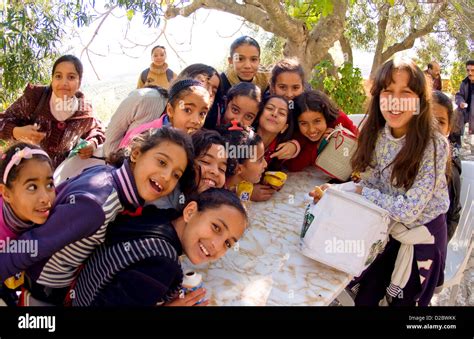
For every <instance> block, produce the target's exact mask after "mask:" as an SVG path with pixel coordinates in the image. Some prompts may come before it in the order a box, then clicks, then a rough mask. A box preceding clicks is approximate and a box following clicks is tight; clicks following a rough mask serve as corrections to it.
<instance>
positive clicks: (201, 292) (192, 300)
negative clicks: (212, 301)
mask: <svg viewBox="0 0 474 339" xmlns="http://www.w3.org/2000/svg"><path fill="white" fill-rule="evenodd" d="M205 296H206V290H205V289H204V288H198V289H197V290H196V291H192V292H191V293H189V294H186V295H185V296H184V298H180V297H178V298H176V299H174V300H173V301H170V302H168V303H166V304H165V305H164V306H207V305H209V300H204V301H203V302H201V303H200V304H199V305H196V303H197V302H198V301H199V300H201V299H203V298H204V297H205Z"/></svg>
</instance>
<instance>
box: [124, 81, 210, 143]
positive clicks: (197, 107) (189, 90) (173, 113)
mask: <svg viewBox="0 0 474 339" xmlns="http://www.w3.org/2000/svg"><path fill="white" fill-rule="evenodd" d="M210 107H211V101H210V94H209V92H208V91H207V89H206V88H205V87H204V85H203V84H202V83H201V82H200V81H198V80H194V79H183V80H178V81H176V82H175V83H174V84H173V86H171V88H170V91H169V99H168V103H167V104H166V111H165V113H164V114H163V115H162V116H161V117H160V118H159V119H156V120H153V121H151V122H149V123H147V124H143V125H141V126H139V127H137V128H135V129H133V130H130V131H128V132H127V134H126V135H125V137H124V138H123V140H122V142H121V143H120V146H119V148H122V147H126V146H127V145H128V144H129V143H130V141H131V140H132V138H133V137H134V136H136V135H138V134H140V133H142V132H144V131H146V130H149V129H152V128H160V127H162V126H168V125H170V126H172V127H175V128H177V129H180V130H182V131H184V132H186V133H188V134H192V133H194V132H196V131H197V130H198V129H201V127H202V126H203V125H204V121H205V120H206V116H207V112H209V109H210Z"/></svg>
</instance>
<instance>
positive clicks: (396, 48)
mask: <svg viewBox="0 0 474 339" xmlns="http://www.w3.org/2000/svg"><path fill="white" fill-rule="evenodd" d="M447 6H448V3H447V2H446V1H444V2H443V3H442V5H441V6H440V7H439V8H438V10H436V12H434V13H433V15H432V16H431V19H430V20H428V22H427V23H426V25H425V26H423V28H421V29H419V30H416V29H414V30H412V31H411V33H410V34H409V35H408V36H407V37H406V38H405V39H404V40H403V41H401V42H397V43H395V44H393V45H392V46H390V47H388V48H387V49H386V50H385V51H384V52H383V53H382V61H383V60H387V59H388V58H390V57H391V56H392V55H394V54H395V53H397V52H400V51H403V50H405V49H409V48H412V47H413V46H414V44H415V40H416V39H418V38H419V37H422V36H423V35H426V34H428V33H430V32H431V31H432V30H433V26H434V25H435V24H436V23H437V22H438V21H439V19H440V17H441V14H442V13H443V11H445V10H446V8H447Z"/></svg>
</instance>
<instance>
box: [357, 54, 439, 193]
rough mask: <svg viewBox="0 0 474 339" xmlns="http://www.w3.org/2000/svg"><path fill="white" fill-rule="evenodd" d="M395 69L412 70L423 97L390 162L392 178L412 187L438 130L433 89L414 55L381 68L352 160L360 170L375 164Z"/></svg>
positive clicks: (412, 81)
mask: <svg viewBox="0 0 474 339" xmlns="http://www.w3.org/2000/svg"><path fill="white" fill-rule="evenodd" d="M395 70H405V71H407V72H408V74H409V75H410V80H409V82H408V87H409V88H410V89H411V90H412V91H413V92H414V93H416V94H417V96H418V97H419V107H418V112H417V113H418V114H414V116H413V118H412V119H411V120H410V121H409V123H408V129H407V133H406V136H405V145H404V146H403V148H402V149H401V150H400V152H398V154H397V155H396V157H395V159H394V160H393V161H392V162H391V163H390V164H389V165H388V166H387V167H389V166H392V165H393V171H392V175H391V178H390V180H391V183H392V185H394V186H395V187H399V188H401V187H403V188H405V189H406V190H408V189H409V188H410V187H411V186H412V185H413V182H414V181H415V178H416V175H417V173H418V169H419V167H420V163H421V160H422V158H423V153H424V151H425V149H426V146H427V145H428V143H429V142H431V140H433V142H434V138H433V136H434V132H435V130H436V121H435V119H434V118H433V114H432V112H431V106H430V98H431V93H430V91H429V87H428V85H427V82H426V79H425V76H424V74H423V72H422V71H421V69H420V68H419V67H418V66H417V65H416V64H415V63H414V62H413V61H412V60H410V59H405V58H396V59H395V60H389V61H387V62H386V63H385V64H384V65H383V66H382V67H381V68H380V69H379V70H378V71H377V74H376V76H375V80H374V83H373V85H372V88H371V90H370V92H371V94H372V99H371V100H370V104H369V108H368V116H367V121H366V122H365V124H364V125H363V127H362V130H361V132H360V135H359V139H358V148H357V151H356V152H355V153H354V155H353V156H352V159H351V162H352V167H353V169H354V171H356V172H363V171H365V169H366V168H367V167H368V166H371V162H372V158H373V153H374V149H375V144H376V142H377V137H378V135H379V132H380V130H381V129H383V128H384V126H385V119H384V117H383V115H382V112H381V110H380V93H381V92H382V91H383V90H384V89H385V88H387V87H388V86H389V85H390V84H391V83H392V82H393V78H392V76H393V72H394V71H395ZM435 152H436V145H435ZM435 162H436V154H435ZM385 169H386V168H384V170H385Z"/></svg>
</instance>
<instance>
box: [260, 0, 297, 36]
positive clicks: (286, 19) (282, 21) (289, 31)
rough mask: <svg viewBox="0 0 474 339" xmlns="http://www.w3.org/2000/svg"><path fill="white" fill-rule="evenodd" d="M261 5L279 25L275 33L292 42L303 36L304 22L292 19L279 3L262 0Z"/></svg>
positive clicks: (272, 0) (271, 0)
mask: <svg viewBox="0 0 474 339" xmlns="http://www.w3.org/2000/svg"><path fill="white" fill-rule="evenodd" d="M260 4H261V5H262V6H263V8H264V9H266V12H267V14H268V17H269V19H270V20H271V21H272V22H277V23H278V25H276V26H275V28H276V30H275V31H274V32H273V33H275V34H276V35H279V36H281V37H283V38H288V39H292V40H298V38H300V37H302V36H303V25H304V24H303V22H302V21H299V20H295V19H293V18H291V17H290V16H289V15H288V14H287V13H286V10H285V9H284V8H282V6H281V5H280V2H279V1H274V0H260ZM295 38H296V39H295Z"/></svg>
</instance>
